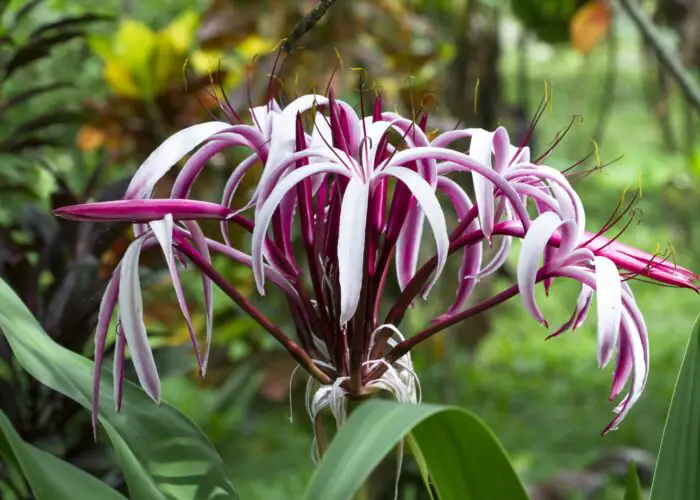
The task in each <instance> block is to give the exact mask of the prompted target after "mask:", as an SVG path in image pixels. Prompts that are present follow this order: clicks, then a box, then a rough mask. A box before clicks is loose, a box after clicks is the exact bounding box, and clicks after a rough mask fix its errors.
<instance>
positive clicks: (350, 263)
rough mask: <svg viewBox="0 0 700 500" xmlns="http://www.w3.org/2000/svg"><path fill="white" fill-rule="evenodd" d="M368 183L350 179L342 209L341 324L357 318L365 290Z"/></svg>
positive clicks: (339, 259)
mask: <svg viewBox="0 0 700 500" xmlns="http://www.w3.org/2000/svg"><path fill="white" fill-rule="evenodd" d="M369 189H370V185H369V184H368V183H363V182H361V181H359V180H358V179H354V178H353V179H351V180H350V182H349V183H348V185H347V188H346V189H345V195H344V196H343V203H342V205H341V207H340V228H339V231H338V280H339V282H340V324H341V325H344V324H345V323H347V322H348V321H350V319H351V318H352V317H353V315H354V314H355V311H356V310H357V303H358V302H359V300H360V291H361V290H362V274H363V268H364V266H363V263H364V257H365V227H366V225H367V206H368V203H369Z"/></svg>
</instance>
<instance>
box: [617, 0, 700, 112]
mask: <svg viewBox="0 0 700 500" xmlns="http://www.w3.org/2000/svg"><path fill="white" fill-rule="evenodd" d="M618 1H619V3H620V5H622V7H623V8H624V9H625V11H626V12H627V14H629V16H630V18H631V19H632V21H633V22H634V24H635V25H636V26H637V28H639V31H641V32H642V34H643V35H644V38H645V39H646V40H647V42H649V45H651V47H652V48H653V49H654V52H655V53H656V57H657V58H658V59H659V62H660V63H661V64H662V65H663V66H664V67H665V68H666V70H667V71H668V72H669V73H670V74H671V75H672V76H673V78H674V79H675V80H676V83H678V86H679V87H680V88H681V90H682V91H683V93H684V94H685V96H686V98H687V99H688V102H689V103H691V104H692V105H693V106H694V107H695V108H696V109H698V110H700V86H698V84H697V82H696V81H695V80H694V79H693V77H692V76H691V74H690V73H689V72H688V71H687V70H686V69H685V68H684V67H683V64H682V63H681V61H680V60H679V59H678V58H677V57H676V55H675V54H674V53H673V52H672V51H671V50H669V48H668V47H666V46H665V45H664V43H663V42H662V41H661V34H660V33H659V31H658V28H657V27H656V26H654V23H652V22H651V20H649V18H648V17H647V16H646V15H645V14H644V13H643V12H642V10H641V9H640V7H639V5H638V4H637V3H636V2H634V1H633V0H618Z"/></svg>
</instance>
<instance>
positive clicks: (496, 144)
mask: <svg viewBox="0 0 700 500" xmlns="http://www.w3.org/2000/svg"><path fill="white" fill-rule="evenodd" d="M510 148H511V145H510V138H509V137H508V131H507V130H506V129H505V128H503V127H498V128H497V129H496V130H495V132H494V133H493V156H494V159H495V165H494V169H495V170H496V172H498V173H499V174H502V173H503V172H504V171H505V169H506V168H508V165H509V164H510V160H511V152H510Z"/></svg>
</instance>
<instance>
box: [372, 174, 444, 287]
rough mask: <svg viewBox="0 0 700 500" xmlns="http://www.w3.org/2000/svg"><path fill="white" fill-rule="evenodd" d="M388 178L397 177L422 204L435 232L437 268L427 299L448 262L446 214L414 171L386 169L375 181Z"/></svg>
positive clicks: (428, 185) (432, 193) (426, 184)
mask: <svg viewBox="0 0 700 500" xmlns="http://www.w3.org/2000/svg"><path fill="white" fill-rule="evenodd" d="M386 176H389V177H395V178H396V179H398V180H399V181H401V182H403V183H404V184H405V185H406V187H407V188H408V189H409V191H411V194H412V195H413V196H414V197H415V199H416V201H417V202H418V203H419V204H420V208H421V209H422V211H423V213H424V214H425V217H426V219H428V223H429V224H430V226H431V228H432V230H433V235H434V237H435V246H436V247H437V266H436V268H435V273H434V274H433V278H432V279H431V280H430V283H429V284H428V286H427V287H426V288H425V291H424V293H423V297H426V296H427V295H428V293H430V289H431V288H432V287H433V285H434V284H435V281H436V280H437V279H438V277H439V276H440V274H441V273H442V270H443V268H444V267H445V262H446V261H447V252H448V249H449V246H450V240H449V236H448V234H447V226H446V224H445V214H444V213H443V212H442V208H441V207H440V203H439V202H438V199H437V197H436V196H435V192H434V191H433V188H432V187H430V184H428V183H427V182H426V181H425V179H423V177H421V176H420V175H418V174H417V173H415V172H414V171H412V170H409V169H407V168H402V167H386V168H385V169H384V170H382V171H381V173H379V174H378V175H377V176H376V177H375V179H377V180H378V179H380V178H382V177H386Z"/></svg>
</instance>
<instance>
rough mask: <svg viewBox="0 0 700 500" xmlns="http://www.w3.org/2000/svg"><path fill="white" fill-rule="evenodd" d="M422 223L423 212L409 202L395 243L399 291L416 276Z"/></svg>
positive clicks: (413, 203) (414, 202)
mask: <svg viewBox="0 0 700 500" xmlns="http://www.w3.org/2000/svg"><path fill="white" fill-rule="evenodd" d="M423 221H424V216H423V210H421V208H420V206H419V205H418V204H417V203H416V201H415V200H411V203H410V205H409V207H408V214H407V215H406V219H405V221H404V223H403V226H402V227H401V232H400V233H399V238H398V240H397V241H396V277H397V279H398V282H399V288H400V289H401V290H403V289H404V288H406V285H408V282H409V281H411V279H412V278H413V276H415V274H416V267H417V265H418V250H419V249H420V242H421V239H422V238H423Z"/></svg>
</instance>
